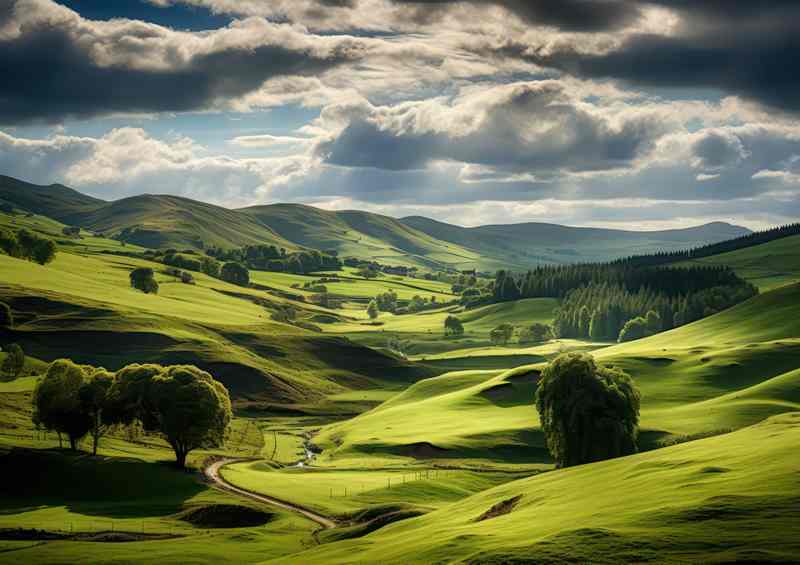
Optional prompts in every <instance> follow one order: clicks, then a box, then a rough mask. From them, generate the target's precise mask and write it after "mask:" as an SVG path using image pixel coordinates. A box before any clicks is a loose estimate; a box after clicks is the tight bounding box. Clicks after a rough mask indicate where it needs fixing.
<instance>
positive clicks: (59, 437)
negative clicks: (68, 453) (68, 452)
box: [56, 432, 64, 449]
mask: <svg viewBox="0 0 800 565" xmlns="http://www.w3.org/2000/svg"><path fill="white" fill-rule="evenodd" d="M56 433H57V434H58V448H59V449H62V448H63V447H64V441H63V440H62V438H61V432H56Z"/></svg>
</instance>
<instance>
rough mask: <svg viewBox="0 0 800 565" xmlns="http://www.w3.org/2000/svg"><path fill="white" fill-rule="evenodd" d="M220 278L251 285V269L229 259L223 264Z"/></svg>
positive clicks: (241, 284)
mask: <svg viewBox="0 0 800 565" xmlns="http://www.w3.org/2000/svg"><path fill="white" fill-rule="evenodd" d="M220 278H221V279H222V280H224V281H225V282H229V283H231V284H235V285H239V286H249V285H250V271H248V270H247V267H245V266H244V265H242V264H241V263H238V262H236V261H229V262H228V263H225V264H224V265H223V266H222V271H220Z"/></svg>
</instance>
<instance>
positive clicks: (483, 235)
mask: <svg viewBox="0 0 800 565" xmlns="http://www.w3.org/2000/svg"><path fill="white" fill-rule="evenodd" d="M400 221H401V222H402V223H403V224H405V225H407V226H409V227H412V228H414V229H416V230H419V231H421V232H424V233H427V234H429V235H430V236H432V237H435V238H436V239H438V240H441V241H446V242H449V243H452V244H456V245H460V246H463V247H465V248H467V249H470V250H473V251H475V252H477V253H480V254H481V255H483V256H490V257H495V258H498V259H500V258H502V259H503V260H504V261H506V262H507V265H509V266H517V267H520V266H521V267H528V266H531V265H534V264H536V263H542V262H544V263H581V262H602V261H609V260H612V259H615V258H619V257H624V256H628V255H636V254H646V253H654V252H658V251H669V250H676V249H684V248H687V247H695V246H698V245H703V244H706V243H715V242H718V241H723V240H726V239H731V238H734V237H738V236H741V235H745V234H748V233H750V230H748V229H747V228H743V227H740V226H734V225H731V224H726V223H724V222H713V223H710V224H705V225H702V226H697V227H691V228H685V229H675V230H664V231H642V232H636V231H625V230H612V229H602V228H575V227H569V226H561V225H556V224H546V223H522V224H508V225H487V226H478V227H474V228H464V227H461V226H456V225H451V224H446V223H443V222H438V221H436V220H431V219H430V218H424V217H420V216H410V217H407V218H402V219H401V220H400Z"/></svg>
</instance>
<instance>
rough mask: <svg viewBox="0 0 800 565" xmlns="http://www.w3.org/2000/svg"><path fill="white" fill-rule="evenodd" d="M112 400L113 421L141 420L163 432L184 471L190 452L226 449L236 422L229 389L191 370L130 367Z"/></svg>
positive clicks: (118, 380)
mask: <svg viewBox="0 0 800 565" xmlns="http://www.w3.org/2000/svg"><path fill="white" fill-rule="evenodd" d="M109 395H110V397H111V404H112V408H111V410H110V420H111V421H116V422H120V423H131V422H133V421H134V420H139V421H140V422H141V423H142V427H143V428H144V429H145V430H146V431H153V432H159V433H160V434H161V435H162V436H164V439H165V440H166V441H167V442H168V443H169V444H170V445H171V446H172V449H173V450H174V451H175V459H176V461H177V464H178V466H179V467H181V468H183V467H185V466H186V457H187V455H188V454H189V453H190V452H191V451H193V450H195V449H198V448H203V447H218V446H220V445H222V443H223V441H224V438H225V431H226V430H227V428H228V425H229V424H230V421H231V418H232V410H231V401H230V397H229V396H228V391H227V389H226V388H225V386H224V385H223V384H222V383H220V382H218V381H216V380H215V379H214V377H212V376H211V375H210V374H208V373H207V372H205V371H202V370H200V369H198V368H197V367H194V366H191V365H178V366H172V367H160V366H158V365H130V366H128V367H125V368H124V369H122V370H120V371H118V372H117V378H116V381H115V383H114V386H113V387H112V390H111V391H110V394H109Z"/></svg>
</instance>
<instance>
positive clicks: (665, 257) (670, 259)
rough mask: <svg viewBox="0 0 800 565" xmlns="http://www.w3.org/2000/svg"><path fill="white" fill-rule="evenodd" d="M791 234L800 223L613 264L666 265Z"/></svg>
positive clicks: (798, 230) (798, 231) (799, 230)
mask: <svg viewBox="0 0 800 565" xmlns="http://www.w3.org/2000/svg"><path fill="white" fill-rule="evenodd" d="M792 235H800V223H795V224H788V225H785V226H779V227H777V228H772V229H769V230H764V231H759V232H753V233H751V234H748V235H743V236H742V237H737V238H736V239H730V240H728V241H721V242H719V243H712V244H710V245H704V246H702V247H695V248H694V249H686V250H683V251H665V252H662V253H654V254H652V255H635V256H633V257H627V258H625V259H619V260H617V261H615V262H614V264H617V265H629V266H634V267H652V266H656V265H666V264H667V263H676V262H678V261H687V260H689V259H701V258H703V257H711V256H712V255H718V254H720V253H727V252H729V251H736V250H737V249H744V248H746V247H752V246H753V245H760V244H762V243H769V242H770V241H774V240H776V239H781V238H784V237H789V236H792Z"/></svg>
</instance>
